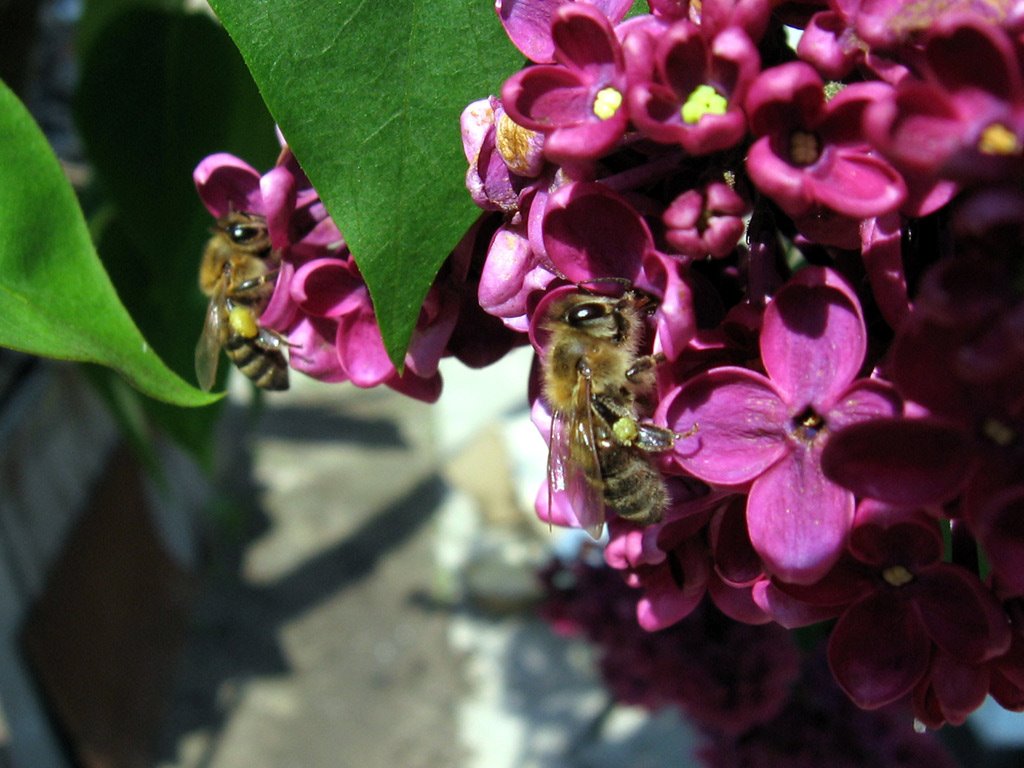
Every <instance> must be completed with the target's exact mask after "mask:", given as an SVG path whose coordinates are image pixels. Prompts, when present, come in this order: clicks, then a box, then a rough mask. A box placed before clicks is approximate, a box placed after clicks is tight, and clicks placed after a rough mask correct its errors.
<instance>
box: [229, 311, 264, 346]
mask: <svg viewBox="0 0 1024 768" xmlns="http://www.w3.org/2000/svg"><path fill="white" fill-rule="evenodd" d="M228 323H229V324H230V325H231V329H232V330H233V331H234V332H235V333H237V334H238V335H239V336H243V337H245V338H247V339H254V338H256V336H257V335H258V334H259V332H260V328H259V326H258V325H256V318H254V317H253V316H252V312H250V311H249V308H248V307H232V308H231V313H230V314H229V315H228Z"/></svg>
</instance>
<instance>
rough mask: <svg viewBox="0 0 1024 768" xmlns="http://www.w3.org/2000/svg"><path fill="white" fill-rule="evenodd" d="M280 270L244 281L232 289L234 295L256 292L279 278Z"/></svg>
mask: <svg viewBox="0 0 1024 768" xmlns="http://www.w3.org/2000/svg"><path fill="white" fill-rule="evenodd" d="M277 272H278V270H276V269H275V270H273V271H272V272H267V273H266V274H263V275H260V276H259V277H251V278H249V279H248V280H243V281H242V282H240V283H239V284H238V285H236V286H234V287H232V289H231V290H232V292H233V293H248V292H249V291H256V290H259V289H260V288H262V287H263V286H265V285H266V284H267V283H269V282H271V281H272V280H273V279H274V278H276V277H277Z"/></svg>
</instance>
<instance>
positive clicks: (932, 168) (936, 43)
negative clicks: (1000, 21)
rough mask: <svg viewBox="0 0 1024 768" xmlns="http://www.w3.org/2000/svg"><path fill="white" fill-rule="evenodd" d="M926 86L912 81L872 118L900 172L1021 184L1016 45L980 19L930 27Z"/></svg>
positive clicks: (1021, 110) (877, 141) (1022, 95)
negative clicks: (902, 170)
mask: <svg viewBox="0 0 1024 768" xmlns="http://www.w3.org/2000/svg"><path fill="white" fill-rule="evenodd" d="M921 71H922V73H923V77H924V79H923V81H918V80H912V79H909V78H908V79H906V80H904V81H903V82H902V83H900V85H899V86H898V87H897V88H896V90H895V91H892V92H889V93H885V94H883V95H882V96H881V98H879V100H878V102H877V103H876V104H874V105H872V106H871V107H870V108H869V109H868V110H867V112H866V114H865V123H864V128H865V132H866V134H867V135H868V137H869V138H870V139H871V141H872V142H873V143H874V145H875V146H876V147H878V148H879V150H880V151H881V152H882V153H883V154H884V155H885V156H886V157H888V158H890V159H891V160H892V161H893V162H894V163H895V164H896V165H897V166H898V167H899V168H901V169H904V168H905V169H906V170H908V171H910V172H912V173H915V174H918V175H919V176H922V177H925V178H929V179H931V180H932V183H937V182H939V181H941V180H942V179H943V178H945V179H952V180H954V181H956V182H959V183H969V182H977V181H993V180H997V179H1006V178H1017V177H1018V176H1019V174H1020V173H1021V171H1022V170H1024V159H1022V158H1024V79H1022V74H1021V69H1020V62H1019V60H1018V55H1017V50H1016V48H1015V46H1014V42H1013V40H1012V39H1010V37H1009V35H1007V34H1006V33H1005V32H1004V31H1003V30H1001V29H999V28H998V27H995V26H992V25H990V24H988V23H985V22H983V21H980V20H978V19H977V18H976V17H973V16H963V15H954V16H947V17H944V19H943V20H942V21H940V22H938V23H934V26H932V27H931V28H930V29H929V32H928V36H927V41H926V43H925V47H924V56H923V62H922V64H921Z"/></svg>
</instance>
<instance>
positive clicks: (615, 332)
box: [562, 296, 630, 342]
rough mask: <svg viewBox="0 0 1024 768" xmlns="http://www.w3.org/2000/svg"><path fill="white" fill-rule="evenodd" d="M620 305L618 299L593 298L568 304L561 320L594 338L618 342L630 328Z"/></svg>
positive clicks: (620, 302)
mask: <svg viewBox="0 0 1024 768" xmlns="http://www.w3.org/2000/svg"><path fill="white" fill-rule="evenodd" d="M621 305H622V301H621V300H620V299H612V298H608V297H601V296H594V297H592V298H587V299H586V300H584V301H579V302H577V303H573V304H570V305H569V306H568V307H567V308H566V310H565V312H564V313H563V315H562V320H563V322H565V324H566V325H569V326H570V327H572V328H576V329H577V330H580V331H583V332H584V333H586V334H588V335H590V336H594V337H595V338H599V339H609V340H611V341H615V342H618V341H621V340H622V339H624V338H625V337H626V334H627V333H628V331H629V328H630V322H629V320H628V318H627V317H626V316H625V315H624V314H623V311H622V310H623V308H622V306H621Z"/></svg>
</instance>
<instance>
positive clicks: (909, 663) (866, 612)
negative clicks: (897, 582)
mask: <svg viewBox="0 0 1024 768" xmlns="http://www.w3.org/2000/svg"><path fill="white" fill-rule="evenodd" d="M929 659H930V652H929V640H928V635H927V634H926V633H925V630H924V626H923V625H922V624H921V621H920V619H918V617H917V614H916V613H915V612H913V611H909V610H906V604H905V603H903V602H902V601H900V600H893V599H892V598H891V597H889V596H888V595H886V594H876V595H872V596H871V597H867V598H865V599H864V600H862V601H860V602H859V603H856V604H855V605H853V606H851V607H850V608H849V609H848V610H847V611H846V613H844V614H843V615H842V616H841V617H840V618H839V621H837V622H836V625H835V627H833V628H832V636H831V637H830V638H829V643H828V662H829V666H830V667H831V668H832V674H833V675H834V676H835V678H836V681H837V682H838V683H839V685H840V687H841V688H842V689H843V690H844V691H846V694H847V695H848V696H849V697H850V698H851V699H853V702H854V703H855V704H856V705H857V706H858V707H860V708H861V709H877V708H878V707H882V706H885V705H886V704H889V703H890V702H893V701H896V700H897V699H899V698H901V697H903V696H904V695H906V694H907V693H909V692H910V691H911V689H913V687H914V686H915V685H916V684H917V683H918V681H919V680H921V678H923V677H924V676H925V674H927V672H928V662H929Z"/></svg>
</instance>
